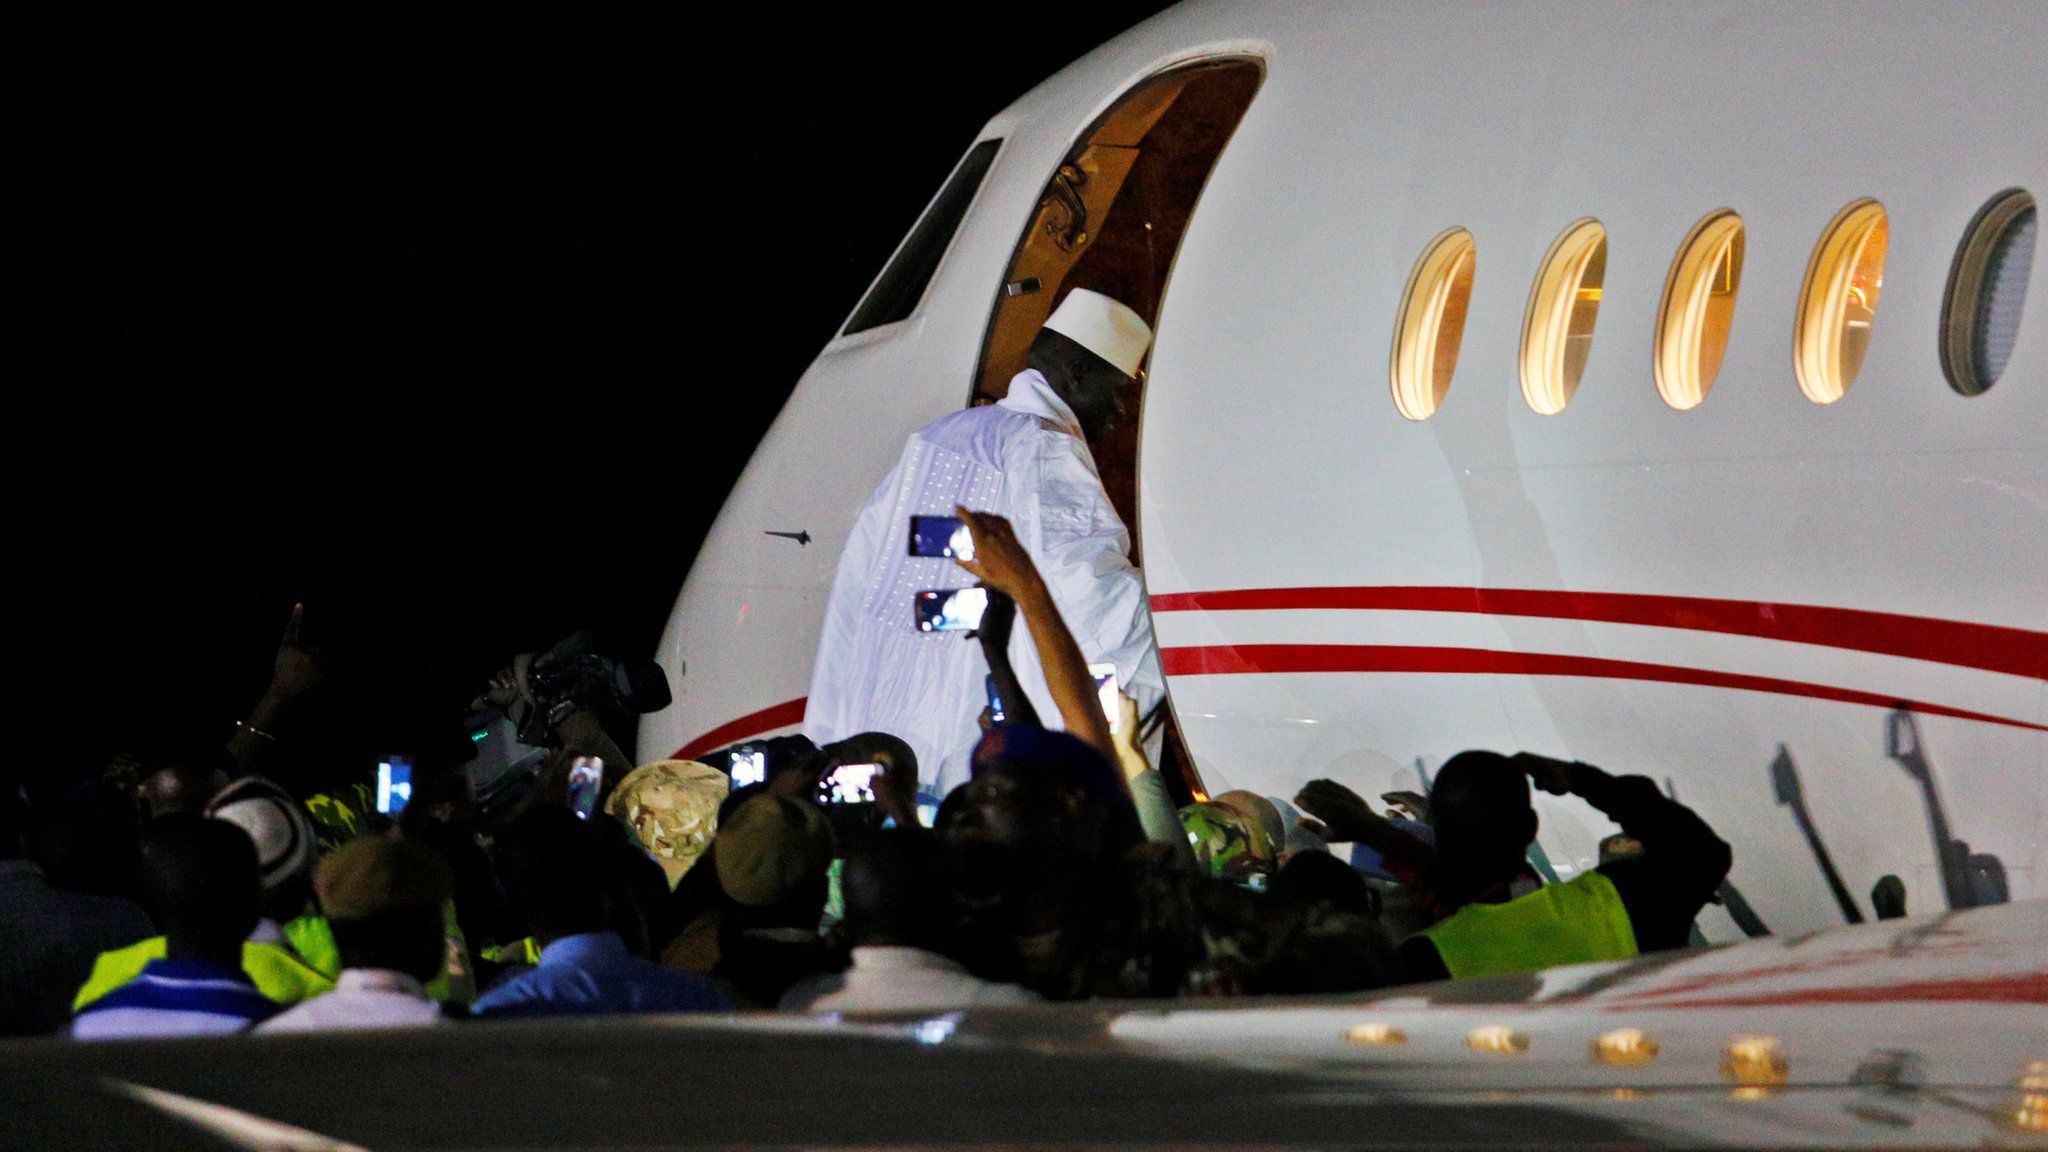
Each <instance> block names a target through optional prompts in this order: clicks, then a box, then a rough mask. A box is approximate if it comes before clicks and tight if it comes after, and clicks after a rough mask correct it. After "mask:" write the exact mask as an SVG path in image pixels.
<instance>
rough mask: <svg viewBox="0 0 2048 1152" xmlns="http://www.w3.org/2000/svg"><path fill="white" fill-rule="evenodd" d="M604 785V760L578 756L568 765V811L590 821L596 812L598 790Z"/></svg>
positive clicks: (596, 757) (595, 757)
mask: <svg viewBox="0 0 2048 1152" xmlns="http://www.w3.org/2000/svg"><path fill="white" fill-rule="evenodd" d="M603 784H604V759H603V758H602V757H598V756H578V757H577V758H576V759H575V760H574V761H573V762H571V763H570V765H569V810H570V811H571V812H574V813H576V815H578V816H581V817H582V818H583V819H585V820H588V819H590V814H591V813H592V812H595V811H597V793H598V789H599V788H600V787H601V786H602V785H603Z"/></svg>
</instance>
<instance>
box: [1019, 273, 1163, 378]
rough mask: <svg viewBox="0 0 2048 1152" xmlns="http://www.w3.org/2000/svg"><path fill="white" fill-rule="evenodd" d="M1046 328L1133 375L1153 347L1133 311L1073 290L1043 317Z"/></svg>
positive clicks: (1099, 296)
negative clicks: (1146, 351) (1049, 314)
mask: <svg viewBox="0 0 2048 1152" xmlns="http://www.w3.org/2000/svg"><path fill="white" fill-rule="evenodd" d="M1045 326H1046V327H1047V328H1049V329H1051V330H1052V331H1054V332H1057V333H1059V334H1060V335H1062V336H1065V337H1066V338H1067V339H1069V340H1072V341H1073V342H1074V343H1076V344H1079V345H1080V346H1081V347H1083V348H1086V349H1087V350H1088V351H1090V352H1093V353H1095V354H1096V355H1097V356H1100V357H1102V359H1104V360H1105V361H1107V362H1109V364H1110V365H1112V366H1113V367H1115V368H1116V370H1117V371H1119V372H1122V373H1123V374H1124V375H1126V376H1136V375H1137V374H1138V365H1140V364H1142V363H1144V362H1145V350H1146V349H1147V348H1149V347H1151V346H1152V329H1151V328H1150V327H1148V326H1147V325H1146V324H1145V321H1144V320H1143V319H1142V318H1141V317H1139V315H1138V314H1137V313H1136V312H1133V311H1132V310H1131V309H1130V308H1128V307H1126V306H1125V305H1123V304H1120V303H1118V302H1117V301H1115V300H1112V299H1110V298H1109V297H1107V296H1104V295H1103V294H1102V293H1100V292H1095V291H1091V290H1089V289H1087V288H1076V289H1074V290H1072V291H1070V292H1068V293H1067V298H1066V299H1065V300H1062V301H1060V306H1059V307H1058V308H1055V309H1053V313H1052V315H1051V316H1049V317H1047V318H1046V321H1045Z"/></svg>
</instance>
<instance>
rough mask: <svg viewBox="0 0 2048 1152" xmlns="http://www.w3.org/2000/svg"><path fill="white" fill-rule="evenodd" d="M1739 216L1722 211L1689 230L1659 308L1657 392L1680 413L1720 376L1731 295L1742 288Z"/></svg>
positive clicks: (1704, 394)
mask: <svg viewBox="0 0 2048 1152" xmlns="http://www.w3.org/2000/svg"><path fill="white" fill-rule="evenodd" d="M1742 250H1743V234H1742V217H1740V216H1737V215H1736V214H1735V213H1734V212H1732V211H1729V210H1728V209H1726V208H1723V209H1721V210H1719V211H1717V212H1711V213H1708V214H1707V216H1706V217H1705V218H1703V219H1702V220H1700V222H1699V223H1697V224H1695V225H1693V226H1692V231H1691V232H1688V233H1687V234H1686V237H1685V242H1684V243H1682V244H1680V245H1679V246H1678V256H1677V258H1675V259H1674V260H1672V262H1671V274H1670V276H1669V277H1668V278H1666V279H1665V281H1664V301H1663V303H1662V305H1661V306H1660V307H1659V308H1658V310H1657V341H1656V357H1655V367H1656V375H1657V394H1658V395H1659V396H1662V397H1663V398H1664V402H1665V403H1666V404H1669V405H1671V406H1672V407H1673V408H1676V409H1678V410H1680V411H1684V410H1686V409H1688V408H1693V407H1696V406H1698V404H1699V402H1700V401H1702V400H1704V399H1706V397H1707V390H1708V389H1710V388H1712V387H1713V386H1714V379H1715V377H1717V376H1719V375H1720V374H1721V360H1722V357H1724V356H1725V355H1726V354H1727V352H1728V330H1729V328H1730V327H1732V326H1733V325H1734V323H1735V292H1736V289H1738V288H1739V287H1741V285H1742Z"/></svg>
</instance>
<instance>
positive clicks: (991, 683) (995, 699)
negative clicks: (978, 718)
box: [982, 672, 1004, 724]
mask: <svg viewBox="0 0 2048 1152" xmlns="http://www.w3.org/2000/svg"><path fill="white" fill-rule="evenodd" d="M982 680H983V681H984V682H985V683H984V687H986V688H987V689H988V718H989V722H990V723H992V724H1001V723H1002V722H1003V720H1004V716H1003V694H1002V693H1000V692H998V691H996V677H995V673H993V672H991V673H989V674H988V675H987V676H984V677H982Z"/></svg>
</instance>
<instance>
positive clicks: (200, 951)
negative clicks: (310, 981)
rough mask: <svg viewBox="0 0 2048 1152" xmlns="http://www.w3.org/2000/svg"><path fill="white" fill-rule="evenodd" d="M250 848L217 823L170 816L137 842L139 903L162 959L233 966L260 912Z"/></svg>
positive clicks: (235, 833)
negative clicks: (164, 949)
mask: <svg viewBox="0 0 2048 1152" xmlns="http://www.w3.org/2000/svg"><path fill="white" fill-rule="evenodd" d="M262 897H263V888H262V879H261V875H260V873H259V871H258V869H257V865H256V846H255V844H253V843H252V842H251V841H250V840H249V836H248V834H247V833H246V832H243V831H242V830H241V829H240V828H237V827H235V826H234V825H233V824H229V823H227V822H226V821H224V820H207V819H203V818H201V817H198V816H194V815H191V814H190V813H175V814H173V815H170V816H166V817H163V818H162V819H160V820H157V821H155V822H154V823H152V824H151V825H150V829H149V835H148V837H147V838H146V839H144V841H143V844H142V899H143V903H144V904H145V905H146V906H147V907H148V908H149V911H150V914H151V915H152V916H154V917H155V918H156V922H157V926H158V927H160V928H162V929H163V930H164V936H165V937H166V942H167V945H168V951H169V955H171V956H172V957H175V958H179V959H185V958H191V959H200V960H212V961H215V962H216V963H220V964H228V965H232V966H235V967H240V966H241V957H242V941H243V939H244V938H246V937H247V936H248V935H249V933H250V932H253V931H255V929H256V921H257V919H258V918H259V916H260V914H261V903H262Z"/></svg>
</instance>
